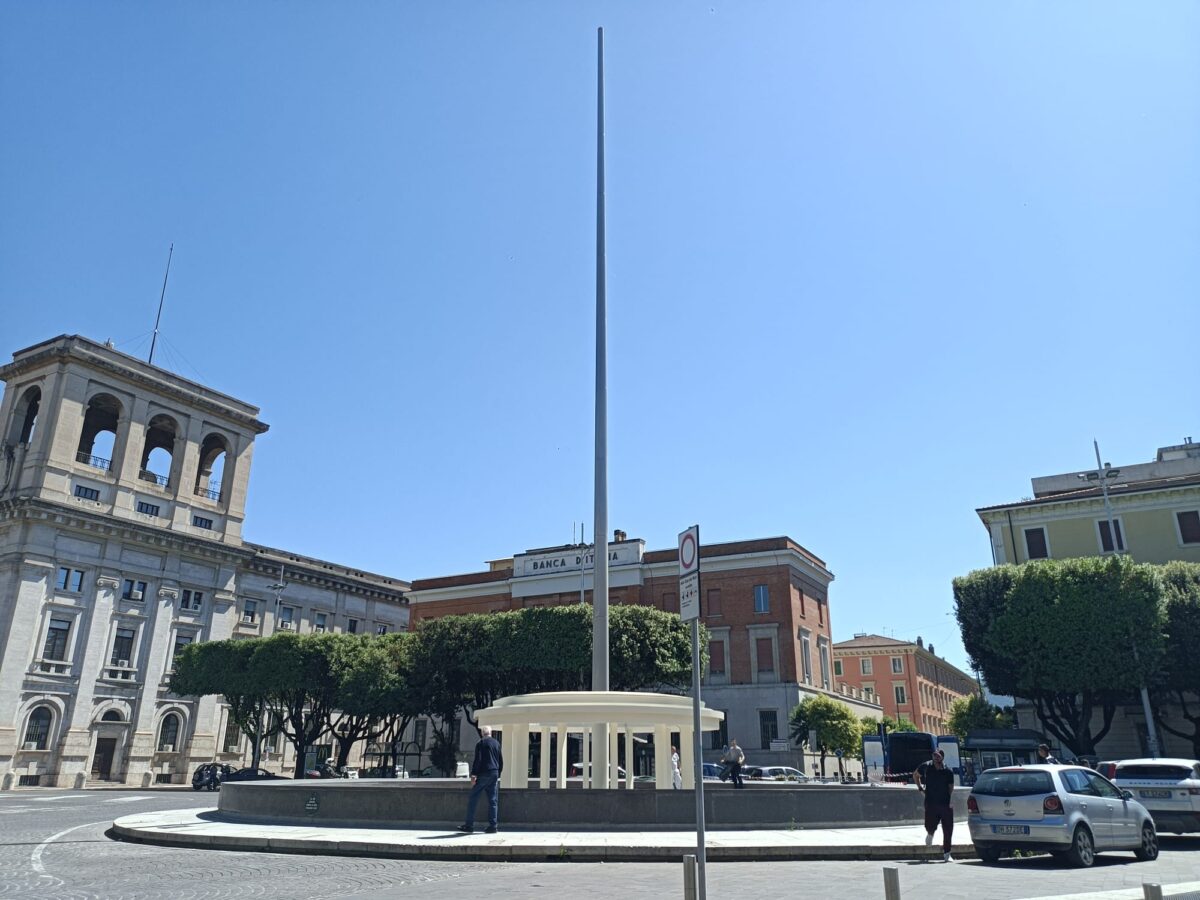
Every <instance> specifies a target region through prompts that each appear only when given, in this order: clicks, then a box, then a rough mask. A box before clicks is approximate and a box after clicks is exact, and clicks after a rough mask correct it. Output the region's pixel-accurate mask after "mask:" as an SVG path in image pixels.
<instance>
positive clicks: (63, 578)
mask: <svg viewBox="0 0 1200 900" xmlns="http://www.w3.org/2000/svg"><path fill="white" fill-rule="evenodd" d="M57 583H58V589H59V590H60V591H72V592H73V593H76V594H78V593H80V592H81V591H82V590H83V572H81V571H80V570H79V569H71V568H68V567H67V566H59V569H58V582H57Z"/></svg>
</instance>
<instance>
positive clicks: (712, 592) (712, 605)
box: [704, 588, 721, 616]
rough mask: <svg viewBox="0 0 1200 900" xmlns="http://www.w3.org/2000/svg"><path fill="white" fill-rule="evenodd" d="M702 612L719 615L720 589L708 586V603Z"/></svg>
mask: <svg viewBox="0 0 1200 900" xmlns="http://www.w3.org/2000/svg"><path fill="white" fill-rule="evenodd" d="M704 612H705V614H706V615H710V616H719V615H721V589H720V588H710V589H709V591H708V603H707V605H706V606H705V609H704Z"/></svg>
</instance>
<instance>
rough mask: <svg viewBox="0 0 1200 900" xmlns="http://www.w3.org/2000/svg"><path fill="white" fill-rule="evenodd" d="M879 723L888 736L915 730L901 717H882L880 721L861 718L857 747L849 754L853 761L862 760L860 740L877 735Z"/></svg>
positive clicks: (909, 721)
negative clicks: (893, 733)
mask: <svg viewBox="0 0 1200 900" xmlns="http://www.w3.org/2000/svg"><path fill="white" fill-rule="evenodd" d="M880 722H882V723H883V725H884V728H885V729H886V730H887V733H888V734H891V733H892V732H893V731H916V730H917V726H916V725H914V724H913V722H912V721H911V720H909V719H906V718H905V717H904V716H901V717H900V718H899V719H893V718H892V717H891V716H883V718H882V719H877V718H875V717H874V716H863V717H862V718H861V719H860V720H859V723H858V725H859V734H860V738H859V742H858V746H856V747H855V748H854V752H853V753H851V754H849V755H850V756H851V757H852V758H853V759H862V758H863V748H862V738H863V737H868V736H870V735H877V734H879V724H880Z"/></svg>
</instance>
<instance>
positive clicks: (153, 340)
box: [146, 241, 175, 365]
mask: <svg viewBox="0 0 1200 900" xmlns="http://www.w3.org/2000/svg"><path fill="white" fill-rule="evenodd" d="M174 255H175V242H174V241H172V242H171V249H170V250H168V251H167V271H166V272H164V273H163V286H162V293H161V294H159V295H158V315H157V316H155V317H154V337H152V338H151V339H150V358H149V359H147V360H146V362H148V363H150V365H154V345H155V344H157V343H158V323H159V322H161V321H162V308H163V300H164V299H165V298H166V296H167V278H169V277H170V275H171V257H172V256H174Z"/></svg>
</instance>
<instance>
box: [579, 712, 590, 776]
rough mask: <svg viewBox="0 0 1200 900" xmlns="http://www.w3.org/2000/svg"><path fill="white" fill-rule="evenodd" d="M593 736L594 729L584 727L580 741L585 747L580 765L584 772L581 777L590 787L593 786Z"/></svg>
mask: <svg viewBox="0 0 1200 900" xmlns="http://www.w3.org/2000/svg"><path fill="white" fill-rule="evenodd" d="M591 737H592V730H591V729H590V728H587V727H584V728H583V732H582V737H581V738H580V741H579V743H580V745H581V746H582V748H583V750H582V753H581V754H580V759H579V765H580V767H581V771H582V773H583V774H582V775H581V776H580V777H581V780H582V784H583V786H584V787H585V788H590V787H591V786H592V742H591Z"/></svg>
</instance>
